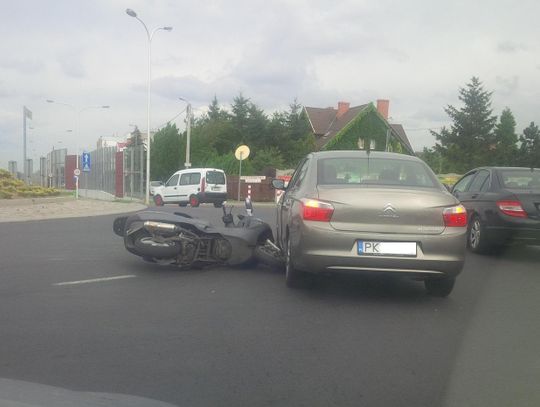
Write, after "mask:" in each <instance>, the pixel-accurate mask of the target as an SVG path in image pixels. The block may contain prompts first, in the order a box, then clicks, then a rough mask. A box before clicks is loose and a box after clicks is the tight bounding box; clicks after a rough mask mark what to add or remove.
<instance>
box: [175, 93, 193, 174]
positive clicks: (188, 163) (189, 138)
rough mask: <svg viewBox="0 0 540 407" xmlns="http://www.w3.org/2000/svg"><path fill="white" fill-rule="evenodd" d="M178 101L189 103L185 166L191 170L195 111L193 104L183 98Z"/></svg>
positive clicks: (187, 109)
mask: <svg viewBox="0 0 540 407" xmlns="http://www.w3.org/2000/svg"><path fill="white" fill-rule="evenodd" d="M178 99H180V100H182V101H184V102H186V103H187V107H186V136H187V138H186V162H185V163H184V166H185V167H186V168H190V167H191V161H190V153H191V147H190V143H191V115H192V114H193V111H192V109H191V103H190V102H189V101H188V100H186V99H184V98H182V97H179V98H178Z"/></svg>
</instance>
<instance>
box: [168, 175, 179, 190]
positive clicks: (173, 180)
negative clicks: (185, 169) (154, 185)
mask: <svg viewBox="0 0 540 407" xmlns="http://www.w3.org/2000/svg"><path fill="white" fill-rule="evenodd" d="M179 177H180V174H174V175H173V176H172V177H171V178H169V180H168V181H167V184H166V185H167V186H168V187H175V186H177V185H178V178H179Z"/></svg>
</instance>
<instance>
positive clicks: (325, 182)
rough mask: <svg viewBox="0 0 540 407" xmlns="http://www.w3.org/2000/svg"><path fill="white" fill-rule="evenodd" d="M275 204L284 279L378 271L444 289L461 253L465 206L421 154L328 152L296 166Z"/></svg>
mask: <svg viewBox="0 0 540 407" xmlns="http://www.w3.org/2000/svg"><path fill="white" fill-rule="evenodd" d="M272 184H273V186H274V188H276V189H283V190H284V194H283V195H282V198H281V199H280V201H279V203H278V213H277V242H278V244H279V245H280V247H281V249H282V250H283V252H284V253H285V254H286V282H287V285H288V286H290V287H300V286H305V285H307V284H308V283H309V281H310V277H311V276H312V275H311V274H310V273H334V272H364V271H371V272H383V273H395V274H398V275H406V276H410V277H412V278H414V279H420V280H423V281H424V283H425V287H426V290H427V291H428V293H429V294H431V295H435V296H443V297H444V296H447V295H448V294H450V292H451V291H452V289H453V287H454V283H455V278H456V276H457V275H458V274H459V273H460V272H461V270H462V268H463V264H464V260H465V247H466V234H467V213H466V210H465V208H464V207H463V206H462V205H461V204H460V203H459V201H458V200H457V199H456V198H455V197H454V196H452V195H451V194H450V193H449V192H448V191H447V190H446V188H445V187H444V186H443V185H442V184H441V183H440V182H439V181H438V179H437V177H436V176H435V174H433V172H432V171H431V169H430V168H429V167H428V166H427V165H426V164H425V163H424V162H423V161H421V160H420V159H418V158H416V157H411V156H407V155H403V154H397V153H383V152H376V151H371V152H366V151H326V152H317V153H311V154H309V155H308V156H306V157H305V158H304V159H303V160H302V161H301V162H300V164H299V165H298V167H297V169H296V171H295V173H294V175H293V176H292V178H291V181H290V182H289V184H288V186H287V188H285V187H284V184H283V181H282V180H277V179H276V180H273V183H272Z"/></svg>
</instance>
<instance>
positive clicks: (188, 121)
mask: <svg viewBox="0 0 540 407" xmlns="http://www.w3.org/2000/svg"><path fill="white" fill-rule="evenodd" d="M191 114H192V113H191V103H189V102H188V104H187V107H186V134H187V139H186V162H185V163H184V166H185V167H186V168H190V167H191V161H190V156H189V154H190V148H191V147H190V144H191Z"/></svg>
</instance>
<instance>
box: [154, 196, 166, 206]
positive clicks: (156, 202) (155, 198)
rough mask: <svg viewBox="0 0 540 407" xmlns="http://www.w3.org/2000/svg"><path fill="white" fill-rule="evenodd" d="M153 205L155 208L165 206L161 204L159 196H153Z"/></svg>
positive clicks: (161, 200)
mask: <svg viewBox="0 0 540 407" xmlns="http://www.w3.org/2000/svg"><path fill="white" fill-rule="evenodd" d="M154 203H155V204H156V206H163V205H165V202H163V198H162V197H161V195H156V196H154Z"/></svg>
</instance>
